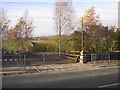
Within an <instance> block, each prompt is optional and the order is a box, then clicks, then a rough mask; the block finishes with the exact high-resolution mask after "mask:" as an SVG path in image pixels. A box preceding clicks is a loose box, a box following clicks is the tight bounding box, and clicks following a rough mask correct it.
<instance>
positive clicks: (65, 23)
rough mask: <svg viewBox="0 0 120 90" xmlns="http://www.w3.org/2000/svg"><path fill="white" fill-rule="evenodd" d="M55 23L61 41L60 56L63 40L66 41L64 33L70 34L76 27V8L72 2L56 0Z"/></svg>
mask: <svg viewBox="0 0 120 90" xmlns="http://www.w3.org/2000/svg"><path fill="white" fill-rule="evenodd" d="M54 20H55V24H56V31H57V34H58V36H59V37H58V39H59V40H58V41H59V57H60V52H61V50H62V47H61V44H62V40H64V41H65V38H62V36H64V35H69V34H70V32H71V31H72V30H73V29H74V26H73V25H74V24H73V20H74V10H73V7H72V2H70V1H69V0H68V1H60V0H56V2H55V18H54Z"/></svg>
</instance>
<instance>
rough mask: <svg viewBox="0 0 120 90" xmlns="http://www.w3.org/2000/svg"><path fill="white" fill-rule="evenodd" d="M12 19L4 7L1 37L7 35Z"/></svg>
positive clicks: (1, 20)
mask: <svg viewBox="0 0 120 90" xmlns="http://www.w3.org/2000/svg"><path fill="white" fill-rule="evenodd" d="M9 25H10V20H9V19H8V17H7V15H6V11H5V10H4V9H0V36H1V39H5V38H6V35H7V31H8V30H9Z"/></svg>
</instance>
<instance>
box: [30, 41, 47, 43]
mask: <svg viewBox="0 0 120 90" xmlns="http://www.w3.org/2000/svg"><path fill="white" fill-rule="evenodd" d="M31 42H34V43H45V42H47V40H31Z"/></svg>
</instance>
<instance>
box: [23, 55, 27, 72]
mask: <svg viewBox="0 0 120 90" xmlns="http://www.w3.org/2000/svg"><path fill="white" fill-rule="evenodd" d="M23 60H24V72H25V71H26V56H25V55H24V59H23Z"/></svg>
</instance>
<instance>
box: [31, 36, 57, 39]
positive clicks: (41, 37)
mask: <svg viewBox="0 0 120 90" xmlns="http://www.w3.org/2000/svg"><path fill="white" fill-rule="evenodd" d="M53 37H56V35H52V36H39V37H33V38H32V39H33V40H48V39H50V38H53Z"/></svg>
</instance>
